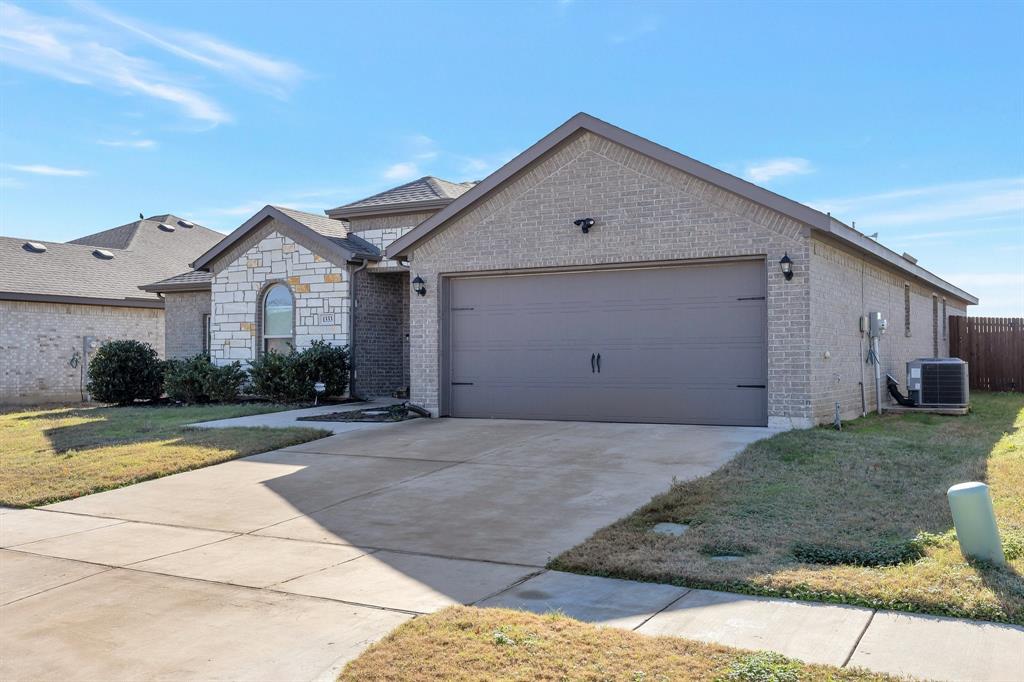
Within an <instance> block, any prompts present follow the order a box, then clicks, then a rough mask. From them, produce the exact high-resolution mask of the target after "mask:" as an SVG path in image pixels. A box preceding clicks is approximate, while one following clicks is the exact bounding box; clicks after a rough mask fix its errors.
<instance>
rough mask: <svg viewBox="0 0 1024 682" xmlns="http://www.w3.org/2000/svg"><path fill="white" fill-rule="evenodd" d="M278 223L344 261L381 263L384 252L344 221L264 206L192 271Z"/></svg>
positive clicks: (214, 247)
mask: <svg viewBox="0 0 1024 682" xmlns="http://www.w3.org/2000/svg"><path fill="white" fill-rule="evenodd" d="M271 219H273V220H278V221H281V222H283V223H285V224H287V225H289V226H291V227H293V228H296V229H299V230H305V231H307V232H308V235H309V237H310V239H311V240H312V241H314V242H315V243H317V244H319V245H320V246H321V247H322V249H323V251H324V253H323V254H320V255H330V254H334V255H336V256H337V257H339V258H340V259H341V260H344V261H350V260H363V259H366V260H380V258H381V252H380V249H378V248H377V247H376V246H374V245H373V244H371V243H370V242H368V241H366V240H365V239H363V238H361V237H358V236H356V235H354V234H349V233H348V226H347V225H346V224H345V223H343V222H341V221H340V220H333V219H331V218H327V217H326V216H322V215H317V214H315V213H306V212H305V211H296V210H295V209H293V208H285V207H284V206H269V205H268V206H264V207H263V208H262V209H261V210H260V211H258V212H257V213H256V215H254V216H253V217H251V218H249V219H248V220H246V221H245V222H244V223H242V224H241V225H240V226H239V227H238V228H237V229H236V230H235V231H234V232H232V233H231V234H229V235H228V236H227V237H225V238H224V239H223V240H221V241H220V243H218V244H216V245H214V246H213V248H211V249H210V250H208V251H207V252H206V253H204V254H202V255H201V256H199V258H197V259H196V260H195V262H194V263H192V267H193V268H195V269H196V270H201V269H203V268H205V267H207V266H208V265H209V264H210V263H211V262H212V261H213V260H215V259H216V258H217V256H219V255H221V254H222V253H224V252H225V251H227V250H228V249H229V248H231V246H232V245H233V244H235V243H236V242H238V241H239V240H240V239H243V238H244V237H245V236H246V235H247V234H249V232H251V231H252V230H255V229H257V228H259V227H260V226H261V225H262V224H263V223H265V222H266V221H267V220H271Z"/></svg>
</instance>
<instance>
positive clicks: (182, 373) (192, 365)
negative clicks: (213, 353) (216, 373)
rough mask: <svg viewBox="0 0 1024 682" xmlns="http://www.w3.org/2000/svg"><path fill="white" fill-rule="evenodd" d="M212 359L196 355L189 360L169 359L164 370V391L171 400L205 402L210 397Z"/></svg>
mask: <svg viewBox="0 0 1024 682" xmlns="http://www.w3.org/2000/svg"><path fill="white" fill-rule="evenodd" d="M211 367H212V365H211V364H210V359H209V358H207V357H206V356H205V355H196V356H195V357H191V358H188V359H187V360H168V361H167V365H166V369H165V370H164V392H166V393H167V397H168V398H170V399H171V400H177V401H179V402H183V403H205V402H207V401H208V400H209V399H210V396H209V394H208V393H207V392H206V383H207V380H208V377H209V373H210V368H211Z"/></svg>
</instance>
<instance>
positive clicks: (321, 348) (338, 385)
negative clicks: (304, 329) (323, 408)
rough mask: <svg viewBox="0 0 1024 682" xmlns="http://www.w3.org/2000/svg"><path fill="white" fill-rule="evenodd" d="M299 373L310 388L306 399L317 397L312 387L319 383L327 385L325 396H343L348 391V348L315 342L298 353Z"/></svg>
mask: <svg viewBox="0 0 1024 682" xmlns="http://www.w3.org/2000/svg"><path fill="white" fill-rule="evenodd" d="M297 357H298V362H299V370H298V371H299V372H301V376H302V378H303V379H304V380H305V382H306V384H307V386H309V389H308V393H307V394H306V397H308V398H312V397H313V396H315V395H316V391H314V390H313V388H312V385H313V384H315V383H316V382H318V381H322V382H324V384H326V385H327V390H325V391H324V395H325V396H329V395H335V396H338V395H343V394H344V393H345V390H346V389H348V347H347V346H332V345H331V344H329V343H326V342H324V341H319V340H317V341H314V342H313V344H312V345H311V346H310V347H309V348H307V349H306V350H304V351H302V352H301V353H298V355H297Z"/></svg>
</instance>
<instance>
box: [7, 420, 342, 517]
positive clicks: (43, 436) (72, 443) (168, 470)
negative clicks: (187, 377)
mask: <svg viewBox="0 0 1024 682" xmlns="http://www.w3.org/2000/svg"><path fill="white" fill-rule="evenodd" d="M282 409H288V408H286V407H282V406H277V405H268V404H250V405H207V406H197V407H60V408H39V409H32V410H26V411H11V412H3V413H0V504H3V505H8V506H12V507H31V506H36V505H40V504H47V503H50V502H57V501H59V500H68V499H71V498H73V497H79V496H81V495H88V494H89V493H95V492H99V491H101V490H109V489H111V488H117V487H120V486H124V485H129V484H131V483H138V482H139V481H145V480H147V479H150V478H157V477H159V476H166V475H168V474H173V473H176V472H179V471H186V470H188V469H197V468H199V467H204V466H208V465H210V464H216V463H217V462H223V461H225V460H229V459H234V458H236V457H244V456H245V455H252V454H255V453H257V452H265V451H267V450H273V449H276V448H282V447H286V446H288V445H295V444H297V443H304V442H306V441H309V440H313V439H314V438H319V437H321V436H323V435H326V434H327V432H326V431H323V430H320V429H313V428H309V429H306V428H289V429H264V428H237V429H189V428H186V427H185V425H186V424H191V423H195V422H201V421H209V420H212V419H227V418H230V417H244V416H246V415H251V414H259V413H262V412H274V411H278V410H282Z"/></svg>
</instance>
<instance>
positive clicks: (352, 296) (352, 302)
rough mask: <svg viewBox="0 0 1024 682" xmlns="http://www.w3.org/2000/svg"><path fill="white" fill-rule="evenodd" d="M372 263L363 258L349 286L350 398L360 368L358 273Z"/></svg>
mask: <svg viewBox="0 0 1024 682" xmlns="http://www.w3.org/2000/svg"><path fill="white" fill-rule="evenodd" d="M369 265H370V260H369V259H368V258H363V262H362V264H361V265H360V266H359V267H358V268H356V269H355V270H352V276H351V285H350V287H349V295H348V300H349V310H348V358H349V360H348V364H349V374H350V378H349V382H348V395H349V397H350V398H354V397H355V396H354V395H353V394H352V379H355V378H356V373H357V371H358V368H357V367H356V362H355V360H356V350H355V349H356V305H357V303H356V275H357V274H359V273H360V272H362V271H363V270H365V269H366V268H367V267H368V266H369Z"/></svg>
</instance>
